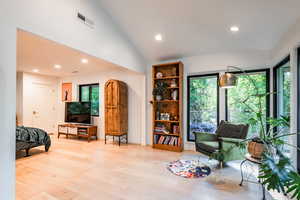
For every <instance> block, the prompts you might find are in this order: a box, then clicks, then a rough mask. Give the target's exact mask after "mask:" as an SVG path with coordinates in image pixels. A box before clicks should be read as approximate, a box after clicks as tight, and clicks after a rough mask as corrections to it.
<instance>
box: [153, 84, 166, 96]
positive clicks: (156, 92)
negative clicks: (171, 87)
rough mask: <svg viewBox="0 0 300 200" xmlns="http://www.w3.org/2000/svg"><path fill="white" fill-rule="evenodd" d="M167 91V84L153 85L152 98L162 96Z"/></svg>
mask: <svg viewBox="0 0 300 200" xmlns="http://www.w3.org/2000/svg"><path fill="white" fill-rule="evenodd" d="M167 90H168V84H167V83H165V82H163V81H161V82H158V83H156V84H155V88H153V91H152V95H153V96H163V95H164V94H165V93H166V92H167Z"/></svg>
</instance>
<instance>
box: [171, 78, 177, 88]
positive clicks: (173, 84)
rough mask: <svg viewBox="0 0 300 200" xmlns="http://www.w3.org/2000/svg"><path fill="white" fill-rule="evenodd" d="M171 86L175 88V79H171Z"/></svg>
mask: <svg viewBox="0 0 300 200" xmlns="http://www.w3.org/2000/svg"><path fill="white" fill-rule="evenodd" d="M170 87H171V88H176V87H177V83H176V79H172V80H171V85H170Z"/></svg>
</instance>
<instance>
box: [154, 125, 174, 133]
mask: <svg viewBox="0 0 300 200" xmlns="http://www.w3.org/2000/svg"><path fill="white" fill-rule="evenodd" d="M154 132H155V133H164V134H169V133H170V131H168V130H167V128H166V127H165V125H163V124H158V125H157V126H156V127H155V128H154Z"/></svg>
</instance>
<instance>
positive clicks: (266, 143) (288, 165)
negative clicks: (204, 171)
mask: <svg viewBox="0 0 300 200" xmlns="http://www.w3.org/2000/svg"><path fill="white" fill-rule="evenodd" d="M228 68H233V69H234V70H238V71H240V72H242V73H243V74H244V75H245V77H246V78H247V79H248V80H249V82H250V83H251V84H252V86H253V87H254V88H255V94H253V95H249V96H248V97H247V98H246V99H241V101H240V102H237V103H240V104H246V105H247V107H248V108H249V109H250V110H251V112H253V113H255V115H254V116H255V117H253V118H250V119H249V120H248V123H249V124H250V125H251V126H258V127H259V131H258V134H257V136H255V137H252V138H248V139H246V140H244V141H243V142H240V143H239V145H238V146H240V147H241V148H246V146H247V145H248V150H249V153H250V154H251V156H252V157H253V158H255V157H257V158H260V157H261V164H260V171H259V172H260V173H259V174H260V175H259V176H258V179H259V181H260V182H261V183H262V184H263V185H264V186H266V188H267V189H268V190H277V191H278V192H279V193H283V194H284V195H287V194H291V196H292V199H293V198H295V197H297V199H300V189H299V188H300V175H299V174H298V173H297V172H296V170H295V169H294V167H293V164H292V163H293V162H292V161H291V159H290V158H289V157H287V156H286V155H285V153H284V152H283V149H284V148H285V147H284V145H288V146H291V147H293V145H290V144H288V143H287V142H286V137H287V136H292V135H296V134H297V133H291V132H290V131H289V130H290V128H289V127H290V117H289V116H280V117H279V118H268V119H267V120H265V119H264V112H265V111H264V110H263V106H262V102H264V100H265V98H266V97H267V96H269V95H270V93H265V92H260V90H259V88H258V87H257V85H256V82H255V81H254V79H252V78H251V76H249V74H247V73H246V72H245V71H243V70H242V69H241V68H238V67H232V66H230V67H228ZM226 74H227V75H226V76H227V77H230V74H231V73H229V72H227V73H226ZM231 75H232V74H231ZM224 78H225V77H224ZM219 84H220V86H221V87H222V88H228V87H232V86H235V85H236V83H234V81H227V83H225V82H221V81H220V83H219ZM250 97H252V98H250ZM253 97H256V98H258V104H259V105H258V108H252V107H250V106H249V104H248V101H249V100H251V99H253ZM266 126H267V127H269V129H268V130H267V129H266ZM261 144H263V147H261ZM253 146H255V148H253ZM256 146H260V147H258V148H256ZM226 153H230V152H221V154H223V155H224V154H226Z"/></svg>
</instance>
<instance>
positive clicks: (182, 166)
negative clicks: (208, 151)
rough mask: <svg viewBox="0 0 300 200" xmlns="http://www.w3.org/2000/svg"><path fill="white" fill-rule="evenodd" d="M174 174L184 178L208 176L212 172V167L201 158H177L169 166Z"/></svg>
mask: <svg viewBox="0 0 300 200" xmlns="http://www.w3.org/2000/svg"><path fill="white" fill-rule="evenodd" d="M167 168H168V170H170V171H171V172H172V173H173V174H175V175H177V176H181V177H184V178H200V177H206V176H208V175H209V174H210V173H211V169H210V168H209V167H208V166H207V165H205V164H203V163H201V162H200V161H199V160H176V161H173V162H170V163H169V164H168V166H167Z"/></svg>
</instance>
